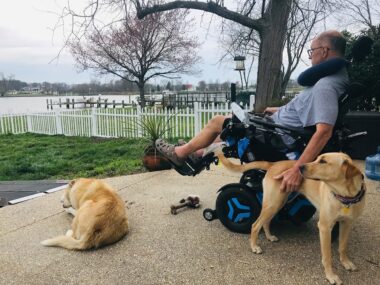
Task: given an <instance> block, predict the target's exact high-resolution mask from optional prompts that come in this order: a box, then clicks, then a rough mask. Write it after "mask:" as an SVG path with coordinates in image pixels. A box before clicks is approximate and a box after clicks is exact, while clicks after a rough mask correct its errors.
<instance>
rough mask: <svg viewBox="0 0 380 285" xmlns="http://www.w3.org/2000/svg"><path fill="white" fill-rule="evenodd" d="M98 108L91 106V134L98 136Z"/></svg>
mask: <svg viewBox="0 0 380 285" xmlns="http://www.w3.org/2000/svg"><path fill="white" fill-rule="evenodd" d="M96 110H97V109H96V108H95V107H94V108H91V126H92V128H91V134H90V136H93V137H96V136H97V135H98V132H97V130H98V121H97V120H96Z"/></svg>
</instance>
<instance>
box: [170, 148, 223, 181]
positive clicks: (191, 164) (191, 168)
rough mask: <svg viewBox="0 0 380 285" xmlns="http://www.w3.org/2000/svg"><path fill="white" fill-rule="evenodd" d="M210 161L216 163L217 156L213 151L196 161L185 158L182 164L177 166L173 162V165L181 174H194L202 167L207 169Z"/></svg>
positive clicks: (200, 170)
mask: <svg viewBox="0 0 380 285" xmlns="http://www.w3.org/2000/svg"><path fill="white" fill-rule="evenodd" d="M211 163H217V158H216V157H215V156H214V153H208V154H207V155H206V156H204V157H202V158H201V159H199V160H196V161H194V160H192V159H191V158H187V159H186V160H185V163H184V164H183V165H181V166H178V165H174V164H173V167H174V169H175V170H176V171H177V172H178V173H179V174H181V175H183V176H195V175H197V174H199V173H200V172H202V171H203V170H204V169H207V170H209V169H210V164H211Z"/></svg>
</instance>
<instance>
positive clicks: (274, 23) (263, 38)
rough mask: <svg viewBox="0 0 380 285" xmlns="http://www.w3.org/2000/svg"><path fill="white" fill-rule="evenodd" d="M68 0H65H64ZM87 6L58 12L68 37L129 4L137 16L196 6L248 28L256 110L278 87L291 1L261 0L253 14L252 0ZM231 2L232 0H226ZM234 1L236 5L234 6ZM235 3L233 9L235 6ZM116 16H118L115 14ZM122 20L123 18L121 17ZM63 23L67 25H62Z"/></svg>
mask: <svg viewBox="0 0 380 285" xmlns="http://www.w3.org/2000/svg"><path fill="white" fill-rule="evenodd" d="M68 1H69V0H68ZM88 1H89V2H88V5H87V6H86V7H85V8H83V11H82V12H81V13H76V12H75V11H74V9H72V8H71V7H70V5H69V4H68V5H67V6H66V7H65V8H64V9H63V11H62V15H61V17H60V20H59V22H58V23H57V27H59V26H65V21H67V20H69V21H70V25H71V29H70V31H69V33H68V38H70V37H74V38H75V37H77V38H81V37H83V36H84V35H85V34H86V31H87V30H88V28H89V27H90V26H91V24H92V23H94V22H96V15H98V14H101V11H104V10H106V11H107V12H108V13H112V15H114V16H113V19H112V20H111V21H117V19H118V18H119V19H120V18H121V14H122V12H121V11H123V12H124V13H129V11H131V9H132V7H131V5H134V7H135V8H136V10H137V15H138V17H139V18H140V19H142V18H144V17H146V16H148V15H151V14H155V13H158V12H165V11H169V10H174V9H196V10H201V11H205V12H209V13H212V14H215V15H218V16H219V17H221V18H223V19H226V20H230V21H233V22H236V23H239V24H240V25H242V26H244V27H247V28H250V29H251V30H254V31H256V32H257V33H258V35H259V38H260V57H259V68H258V86H257V97H258V98H257V101H256V107H257V108H258V109H262V108H264V107H265V106H266V105H267V103H268V102H270V101H271V98H272V97H273V95H274V94H278V93H279V91H280V87H281V64H282V49H283V47H284V42H285V34H286V23H287V21H288V17H289V13H290V8H291V3H292V1H293V0H267V1H266V0H262V1H261V6H260V10H261V15H260V16H258V17H254V16H253V14H252V11H253V9H254V7H255V4H256V1H253V0H244V1H240V0H238V1H228V3H227V1H208V0H207V1H165V0H129V1H128V0H88ZM230 2H232V3H230ZM236 2H238V4H239V5H236ZM236 6H237V8H236ZM119 16H120V17H119ZM124 19H126V18H125V17H124ZM66 26H67V24H66Z"/></svg>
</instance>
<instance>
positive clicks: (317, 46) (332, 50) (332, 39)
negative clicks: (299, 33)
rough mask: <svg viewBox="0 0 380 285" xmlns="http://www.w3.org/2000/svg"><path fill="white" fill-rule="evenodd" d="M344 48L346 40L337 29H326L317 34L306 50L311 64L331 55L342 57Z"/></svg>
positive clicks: (326, 58) (324, 59) (331, 56)
mask: <svg viewBox="0 0 380 285" xmlns="http://www.w3.org/2000/svg"><path fill="white" fill-rule="evenodd" d="M345 49H346V40H345V39H344V37H343V35H342V34H341V33H339V32H338V31H334V30H331V31H326V32H323V33H321V34H319V35H318V36H317V37H316V38H315V39H314V40H313V41H312V42H311V46H310V49H309V50H308V53H309V59H311V64H312V65H316V64H319V63H322V62H324V61H326V60H328V59H330V58H333V57H343V56H344V52H345Z"/></svg>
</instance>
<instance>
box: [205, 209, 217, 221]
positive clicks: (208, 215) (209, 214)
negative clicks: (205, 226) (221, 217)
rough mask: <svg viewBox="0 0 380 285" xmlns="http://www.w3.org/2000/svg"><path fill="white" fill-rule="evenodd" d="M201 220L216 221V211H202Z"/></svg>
mask: <svg viewBox="0 0 380 285" xmlns="http://www.w3.org/2000/svg"><path fill="white" fill-rule="evenodd" d="M203 218H205V220H206V221H209V222H211V221H213V220H215V219H217V216H216V211H215V210H212V209H209V208H207V209H204V211H203Z"/></svg>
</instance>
